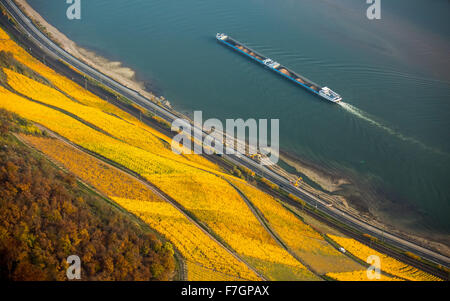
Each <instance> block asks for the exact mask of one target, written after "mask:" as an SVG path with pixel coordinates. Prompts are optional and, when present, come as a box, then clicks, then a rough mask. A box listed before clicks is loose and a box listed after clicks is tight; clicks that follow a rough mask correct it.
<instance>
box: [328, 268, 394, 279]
mask: <svg viewBox="0 0 450 301" xmlns="http://www.w3.org/2000/svg"><path fill="white" fill-rule="evenodd" d="M327 276H328V277H330V278H332V279H334V280H338V281H402V279H400V278H393V277H389V276H386V275H383V274H380V275H379V276H380V278H379V279H378V278H373V279H369V277H367V271H366V270H361V271H354V272H343V273H328V274H327Z"/></svg>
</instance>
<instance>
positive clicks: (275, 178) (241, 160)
mask: <svg viewBox="0 0 450 301" xmlns="http://www.w3.org/2000/svg"><path fill="white" fill-rule="evenodd" d="M0 2H1V3H3V5H4V6H5V8H6V9H7V10H8V12H9V13H10V14H11V15H12V16H13V17H14V19H15V20H16V21H17V22H18V24H19V25H20V26H21V27H22V29H23V30H24V32H25V33H27V34H28V36H29V38H30V39H32V40H34V41H35V42H36V44H37V45H39V46H40V47H41V48H42V49H43V50H44V51H46V52H47V53H48V54H49V55H53V56H56V57H57V58H59V59H61V60H63V61H65V62H66V63H68V64H70V65H72V66H73V67H75V68H77V69H78V70H80V71H81V72H83V73H84V74H86V75H88V76H89V77H91V78H93V79H95V80H97V81H99V82H100V83H102V84H103V85H105V86H107V87H109V88H110V89H112V90H114V91H115V92H117V93H119V94H121V95H123V96H124V97H126V98H128V99H129V100H131V101H133V102H134V103H136V104H138V105H140V106H142V107H144V108H146V109H148V110H150V111H151V112H155V113H156V114H157V115H159V116H160V117H161V118H163V119H165V120H166V121H168V122H172V121H173V120H175V119H177V118H178V116H176V115H175V114H174V113H173V112H170V111H169V110H168V109H165V108H163V107H161V106H158V105H156V104H154V103H153V102H151V101H150V100H148V99H147V98H145V97H144V96H142V95H141V94H139V93H138V92H136V91H134V90H132V89H130V88H128V87H125V86H124V85H122V84H120V83H118V82H116V81H114V80H113V79H111V78H109V77H108V76H106V75H104V74H102V73H100V72H99V71H97V70H95V69H94V68H92V67H90V66H88V65H86V64H84V63H83V62H81V61H80V60H78V59H77V58H75V57H73V56H72V55H70V54H69V53H67V52H66V51H64V50H63V49H61V48H60V47H59V46H58V45H56V44H55V43H53V42H52V41H51V40H50V39H48V38H47V37H46V36H45V35H44V34H43V33H42V32H41V31H39V29H37V28H36V26H34V24H33V23H32V22H31V21H30V20H29V19H28V17H26V16H25V15H24V14H23V13H22V11H21V10H20V9H19V8H18V7H17V6H16V5H15V4H14V3H13V2H12V1H11V0H0ZM193 132H194V134H197V135H198V136H199V137H204V136H205V135H206V134H205V133H204V132H203V130H202V129H200V128H198V127H197V126H194V127H193ZM224 157H225V158H226V159H228V160H229V161H231V162H233V163H235V164H239V165H244V166H246V167H248V168H250V169H251V170H253V171H254V172H255V173H256V174H258V175H260V176H264V177H265V178H267V179H268V180H270V181H272V182H273V183H275V184H277V185H278V186H280V187H281V188H282V189H283V190H285V191H287V192H289V193H292V194H294V195H296V196H298V197H299V198H301V199H303V200H304V201H305V202H306V203H308V204H309V205H311V206H314V207H316V208H317V209H318V210H320V211H322V212H323V213H325V214H327V215H329V216H331V217H333V218H334V219H336V220H338V221H340V222H342V223H344V224H346V225H348V226H350V227H353V228H355V229H357V230H359V231H361V232H364V233H367V234H370V235H372V236H374V237H378V238H380V239H382V240H383V241H385V242H386V243H388V244H390V245H393V246H395V247H397V248H400V249H402V250H405V251H410V252H413V253H415V254H417V255H420V256H421V257H423V258H425V259H427V260H429V261H432V262H435V263H437V264H441V265H443V266H446V267H450V258H449V257H447V256H444V255H441V254H439V253H437V252H434V251H432V250H429V249H427V248H424V247H422V246H419V245H417V244H415V243H413V242H411V241H408V240H406V239H404V238H401V237H398V236H396V235H394V234H391V233H387V232H385V231H383V230H382V229H380V228H377V227H375V226H373V225H370V224H368V223H366V222H364V221H362V220H360V219H358V218H356V217H353V216H351V215H349V214H347V213H346V212H344V211H341V210H339V209H337V208H334V207H328V206H327V202H325V201H323V200H321V199H320V198H318V197H316V196H314V195H312V194H310V193H308V192H307V191H304V190H302V189H300V188H297V187H294V186H292V185H291V183H290V182H289V180H287V179H285V178H283V177H282V176H280V175H278V174H276V173H274V172H273V171H271V170H269V169H267V168H266V167H264V166H261V165H260V164H258V163H257V162H255V161H253V160H251V159H250V158H248V157H245V156H243V155H224Z"/></svg>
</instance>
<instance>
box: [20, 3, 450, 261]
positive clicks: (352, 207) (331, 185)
mask: <svg viewBox="0 0 450 301" xmlns="http://www.w3.org/2000/svg"><path fill="white" fill-rule="evenodd" d="M14 1H15V2H16V3H17V4H18V5H19V6H20V7H21V8H22V10H23V11H24V12H25V13H26V14H27V15H28V16H29V17H30V18H31V19H33V20H34V21H35V22H37V23H38V24H39V25H40V26H41V27H43V28H45V31H46V32H47V34H49V36H50V37H51V38H52V40H54V42H56V43H58V45H60V47H62V48H63V49H64V50H66V51H67V52H68V53H70V54H71V55H73V56H74V57H76V58H78V59H80V60H82V61H83V62H85V63H86V64H88V65H90V66H91V67H93V68H95V69H97V70H99V71H100V72H102V73H104V74H106V75H107V76H109V77H111V78H113V79H114V80H116V81H117V82H120V83H121V84H123V85H124V86H127V87H129V88H130V89H133V90H135V91H137V92H139V93H141V94H142V95H144V96H145V97H147V98H149V99H151V100H154V99H155V95H153V94H152V93H151V92H149V91H146V90H145V86H144V83H142V82H139V81H138V80H137V79H136V72H135V71H134V70H132V69H130V68H127V67H124V66H123V65H122V63H121V62H114V61H110V60H108V59H106V58H103V57H101V56H99V55H97V54H96V53H94V52H92V51H89V50H87V49H84V48H82V47H79V46H78V45H77V44H76V43H75V42H73V41H71V40H70V39H69V38H68V37H67V36H65V35H64V34H63V33H61V32H60V31H59V30H58V29H57V28H55V27H54V26H52V25H51V24H49V23H48V22H47V21H46V20H45V19H44V18H43V17H42V16H41V15H40V14H39V13H37V12H36V11H35V10H34V9H33V8H32V7H31V6H30V5H29V4H28V3H27V1H26V0H14ZM280 158H281V159H282V160H283V161H284V162H285V163H286V164H288V165H289V166H291V167H292V168H294V169H295V170H296V171H297V172H299V173H301V174H303V175H305V176H307V177H308V178H309V179H310V180H311V181H313V182H314V183H316V184H317V185H319V186H320V187H321V188H322V190H318V189H315V188H313V187H311V186H310V185H308V184H306V183H304V182H302V183H301V187H302V188H303V189H305V190H307V191H309V192H312V193H314V194H316V195H319V196H320V197H321V198H322V199H324V200H326V201H328V202H329V203H332V204H333V206H336V207H338V208H339V209H341V210H344V211H346V212H347V213H349V214H351V215H354V216H356V217H358V218H360V219H362V220H365V221H366V222H369V223H371V224H373V225H376V226H378V227H380V228H384V229H386V230H388V231H390V232H392V233H396V234H398V235H400V236H403V237H407V238H409V239H412V240H413V241H415V242H417V243H419V244H421V245H423V246H425V247H428V248H431V249H434V250H437V251H438V252H440V253H442V254H445V255H447V256H450V247H449V246H448V245H450V238H448V237H444V238H443V237H441V236H440V235H439V236H436V237H430V236H428V235H426V236H425V235H421V236H420V237H419V236H417V235H413V234H411V233H410V232H407V231H400V230H398V228H394V227H392V226H388V225H386V224H385V223H381V222H380V219H379V218H377V217H378V214H377V212H376V210H366V208H362V206H361V204H356V203H355V202H353V203H352V202H351V201H349V200H348V199H347V198H346V197H344V196H343V195H340V194H339V192H340V191H341V190H342V189H343V186H344V185H349V184H350V185H351V184H352V183H351V181H350V180H349V179H346V178H343V177H337V176H334V175H331V174H330V173H327V172H325V171H323V170H321V169H320V168H316V167H314V166H312V165H310V164H308V163H306V162H303V161H302V160H300V159H299V158H296V157H295V156H293V155H290V154H288V153H285V152H284V153H280ZM284 173H285V174H287V175H288V178H292V179H295V175H293V174H289V173H287V172H284ZM369 211H370V213H369ZM425 237H426V238H425ZM437 241H442V242H444V243H440V242H437Z"/></svg>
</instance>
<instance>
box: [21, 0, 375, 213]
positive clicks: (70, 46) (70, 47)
mask: <svg viewBox="0 0 450 301" xmlns="http://www.w3.org/2000/svg"><path fill="white" fill-rule="evenodd" d="M18 2H26V1H23V0H18ZM23 8H24V9H25V11H27V8H26V7H25V6H23ZM27 13H28V14H29V15H30V16H31V17H32V18H33V19H34V17H33V14H31V13H29V12H27ZM34 13H35V14H37V13H36V12H34ZM37 15H38V16H39V14H37ZM39 17H40V16H39ZM41 19H42V17H41ZM37 21H39V20H38V18H37ZM39 23H40V24H41V25H42V26H43V27H44V28H46V29H47V31H48V32H49V33H50V34H51V35H52V37H53V38H54V39H55V40H57V41H58V43H59V44H61V45H62V46H63V48H64V49H66V51H68V52H69V53H71V54H72V55H74V56H76V57H79V58H81V59H82V60H83V61H86V62H88V64H89V65H91V66H93V67H94V68H96V69H98V70H99V71H101V72H103V73H105V74H107V75H108V76H111V77H112V78H114V79H115V80H117V81H118V82H121V83H122V84H124V85H126V86H129V87H133V86H131V85H137V86H134V87H133V89H135V90H138V91H139V92H141V90H142V86H141V87H140V88H139V87H138V86H140V85H139V83H133V77H131V78H130V77H128V78H127V77H126V76H124V75H131V74H134V73H133V72H122V74H120V73H121V72H118V73H117V74H114V75H111V74H110V72H112V70H109V69H110V67H111V66H110V65H108V64H105V66H109V67H106V68H105V66H102V64H100V65H99V66H97V65H96V64H95V62H94V63H92V62H91V63H89V61H96V60H95V59H93V58H92V57H91V58H89V57H88V58H83V56H82V55H83V51H80V50H79V49H77V46H76V45H75V43H74V42H72V41H70V40H69V39H68V38H67V37H65V36H64V35H63V34H61V33H59V34H57V33H55V32H54V30H56V29H55V28H54V27H52V26H51V25H50V24H48V23H47V22H45V20H43V19H42V20H41V21H39ZM55 36H56V37H57V38H55ZM61 37H65V39H67V40H66V41H65V42H61V40H59V39H58V38H61ZM88 53H89V52H88ZM84 55H86V53H84ZM96 57H98V56H96ZM106 61H107V60H106ZM112 66H113V69H117V68H118V66H121V65H120V64H119V65H117V64H112ZM118 69H120V67H119V68H118ZM130 82H131V83H130ZM146 93H148V92H147V91H142V93H141V94H143V95H146ZM291 163H292V162H291ZM303 169H305V168H303ZM308 174H309V176H308V177H310V178H311V179H313V180H314V181H317V182H318V183H319V185H320V186H322V187H324V188H326V189H325V190H329V191H332V192H333V191H336V190H337V189H339V187H341V186H342V184H343V183H339V181H338V182H335V181H333V180H332V179H331V180H330V179H327V178H326V177H325V176H324V175H322V174H321V173H320V172H317V171H315V172H314V171H311V170H310V171H308ZM351 205H352V204H350V206H351ZM352 214H358V213H357V212H352ZM358 216H360V218H361V219H365V220H367V218H368V217H367V216H364V215H363V214H360V213H359V214H358Z"/></svg>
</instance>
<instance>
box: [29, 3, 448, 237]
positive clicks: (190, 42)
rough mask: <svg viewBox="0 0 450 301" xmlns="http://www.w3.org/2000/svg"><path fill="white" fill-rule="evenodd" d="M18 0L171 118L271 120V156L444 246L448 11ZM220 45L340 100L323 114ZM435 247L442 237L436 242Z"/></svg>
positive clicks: (440, 6) (321, 106) (322, 108)
mask: <svg viewBox="0 0 450 301" xmlns="http://www.w3.org/2000/svg"><path fill="white" fill-rule="evenodd" d="M81 1H82V19H81V20H79V21H77V20H75V21H69V20H68V19H67V18H66V8H67V6H68V5H67V4H66V3H65V2H66V1H64V0H29V3H30V4H31V5H32V6H33V7H34V8H35V9H36V10H37V11H38V12H39V13H41V14H42V16H43V17H44V18H46V19H47V20H48V21H49V22H50V23H51V24H53V25H54V26H56V27H57V28H58V29H59V30H61V31H62V32H63V33H65V34H66V35H67V36H68V37H69V38H70V39H72V40H74V41H75V42H76V43H78V44H79V45H80V46H82V47H86V48H88V49H91V50H94V51H95V52H97V53H98V54H100V55H102V56H105V57H107V58H109V59H111V60H117V61H121V62H123V63H124V65H126V66H128V67H130V68H132V69H134V70H136V71H137V73H138V75H139V78H140V79H142V80H145V81H146V82H148V83H150V84H149V87H151V89H153V90H154V91H156V93H158V94H160V95H163V96H164V97H166V98H167V99H168V100H169V101H170V102H171V103H172V105H173V107H174V108H175V109H176V110H179V111H181V112H183V113H185V114H187V115H192V112H193V111H194V110H202V111H203V113H204V118H211V117H217V118H219V119H222V120H224V119H225V118H232V119H237V118H244V119H247V118H256V119H259V118H278V119H280V143H281V147H282V149H283V150H284V151H286V152H288V153H290V154H293V155H295V156H296V157H298V158H299V159H301V160H303V161H304V162H307V163H308V164H309V165H311V166H317V167H319V168H323V169H326V170H327V172H329V173H331V174H332V175H333V176H335V177H345V178H347V179H349V180H350V182H351V183H352V184H351V185H347V186H345V187H344V188H343V190H342V191H341V193H342V194H344V195H346V196H347V197H348V199H349V200H350V201H351V202H352V201H354V203H355V204H359V206H363V207H369V208H372V209H371V210H372V211H373V212H376V214H379V217H380V219H381V220H384V221H388V222H389V223H391V224H394V225H395V226H397V227H399V228H402V229H410V230H411V231H415V232H416V233H433V234H436V233H441V234H443V235H444V237H447V238H448V237H449V236H448V235H449V233H450V185H449V184H450V139H449V138H450V137H449V128H450V98H449V95H450V59H449V58H450V56H449V54H450V26H449V20H450V16H449V14H450V2H449V1H448V0H434V1H429V0H390V1H382V7H381V17H382V18H381V20H372V21H371V20H368V19H367V17H366V9H367V7H368V4H366V1H365V0H339V1H337V0H322V1H317V0H290V1H287V0H276V1H275V0H227V1H218V0H215V1H201V0H183V1H179V0H128V1H124V0H89V1H87V0H81ZM216 32H225V33H227V34H229V35H231V36H232V37H234V38H236V39H237V40H239V41H241V42H243V43H245V44H247V45H248V46H249V47H251V48H254V49H255V50H256V51H258V52H260V53H262V54H264V55H266V56H269V57H271V58H273V59H275V60H277V61H278V62H280V63H282V64H284V65H285V66H287V67H289V68H291V69H292V70H294V71H296V72H297V73H299V74H301V75H304V76H306V77H307V78H310V79H311V80H313V81H314V82H317V83H319V84H321V85H323V86H325V85H326V86H329V87H331V88H332V89H333V90H335V91H337V92H338V93H340V94H341V95H342V96H343V98H344V103H343V104H342V105H332V104H329V103H327V102H326V101H323V100H321V99H319V98H318V97H315V96H313V95H311V94H310V93H308V92H306V91H305V90H304V89H302V88H300V87H298V86H296V85H294V84H292V83H290V82H288V81H287V80H285V79H283V78H281V77H280V76H277V75H275V74H273V73H272V72H268V71H267V70H265V69H264V68H262V67H260V66H259V65H257V64H255V63H254V62H251V61H250V60H249V59H246V58H245V57H243V56H241V55H238V54H237V53H235V52H233V51H230V50H229V49H227V48H225V47H223V46H221V45H220V44H218V43H217V42H216V41H215V34H216ZM441 237H442V236H441Z"/></svg>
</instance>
